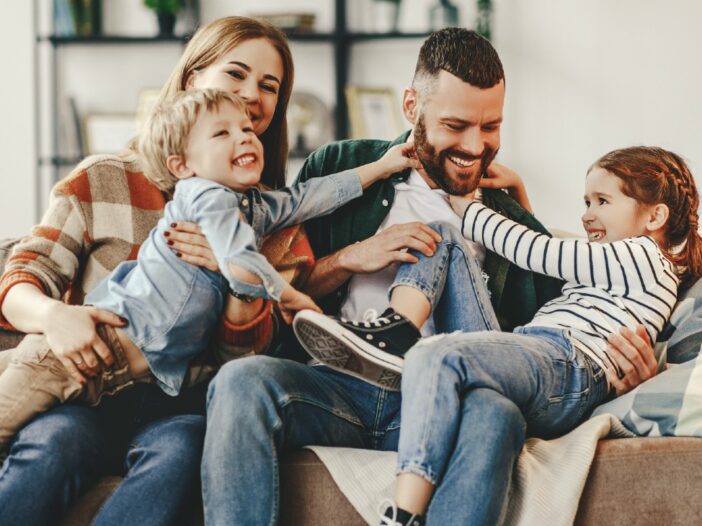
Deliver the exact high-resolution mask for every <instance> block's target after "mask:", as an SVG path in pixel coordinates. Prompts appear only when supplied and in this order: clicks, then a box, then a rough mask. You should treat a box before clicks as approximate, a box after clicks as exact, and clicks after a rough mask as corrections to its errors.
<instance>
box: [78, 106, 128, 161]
mask: <svg viewBox="0 0 702 526" xmlns="http://www.w3.org/2000/svg"><path fill="white" fill-rule="evenodd" d="M136 134H137V121H136V116H135V115H133V114H131V113H89V114H88V115H86V116H85V117H84V118H83V145H84V146H85V152H86V154H88V155H90V154H93V153H116V152H119V151H120V150H123V149H124V148H126V147H127V143H129V141H130V140H131V139H132V138H133V137H134V136H135V135H136Z"/></svg>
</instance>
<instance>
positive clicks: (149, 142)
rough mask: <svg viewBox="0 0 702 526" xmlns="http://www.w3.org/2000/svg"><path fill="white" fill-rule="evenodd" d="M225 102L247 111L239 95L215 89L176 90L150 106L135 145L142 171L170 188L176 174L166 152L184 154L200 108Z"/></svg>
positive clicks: (168, 190)
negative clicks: (171, 167) (169, 166)
mask: <svg viewBox="0 0 702 526" xmlns="http://www.w3.org/2000/svg"><path fill="white" fill-rule="evenodd" d="M225 103H229V104H233V105H234V106H235V107H236V108H237V109H238V110H240V111H241V112H242V113H245V114H247V107H246V102H244V100H243V99H242V98H241V97H239V96H237V95H234V94H233V93H229V92H226V91H222V90H217V89H189V90H188V91H178V92H176V93H174V94H173V95H172V96H171V97H169V98H167V99H164V100H162V101H161V102H159V103H157V104H156V105H155V106H154V108H153V110H151V113H150V114H149V117H148V119H147V120H146V122H145V123H144V126H143V127H142V129H141V133H140V134H139V138H138V141H139V142H138V146H137V147H138V149H139V152H140V153H141V155H142V157H143V159H142V166H143V170H144V175H145V176H146V177H147V178H148V179H149V180H150V181H151V182H152V183H154V185H155V186H157V187H158V188H159V189H160V190H162V191H164V192H166V193H169V194H170V193H172V192H173V189H174V188H175V185H176V183H177V182H178V178H177V177H176V176H175V175H173V174H172V173H171V172H170V171H169V170H168V166H167V164H166V161H167V159H168V157H169V156H170V155H185V149H186V148H187V146H188V138H189V137H190V131H191V130H192V128H193V126H194V125H195V122H196V121H197V118H198V116H199V115H201V114H202V112H203V111H206V112H211V111H217V110H218V109H219V108H220V107H221V105H222V104H225Z"/></svg>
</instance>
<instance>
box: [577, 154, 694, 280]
mask: <svg viewBox="0 0 702 526" xmlns="http://www.w3.org/2000/svg"><path fill="white" fill-rule="evenodd" d="M595 167H599V168H602V169H603V170H607V171H608V172H610V173H612V174H614V175H615V176H616V177H618V178H619V179H620V180H621V181H622V192H624V194H625V195H627V196H629V197H631V198H632V199H636V200H637V201H638V202H639V203H641V204H644V205H655V204H658V203H662V204H665V205H667V206H668V209H669V217H668V221H667V223H666V224H665V227H664V237H665V240H666V246H664V247H661V248H662V249H663V250H665V252H666V254H667V255H668V257H669V258H670V260H671V261H672V262H673V263H674V264H675V265H676V267H677V268H678V274H679V277H680V279H681V282H682V286H683V287H687V286H689V285H691V284H692V281H693V280H695V279H697V278H699V277H702V239H700V235H699V233H698V232H697V227H698V208H699V205H700V198H699V194H698V193H697V186H695V179H694V178H693V176H692V173H691V172H690V169H689V168H688V166H687V164H686V163H685V161H684V160H683V159H682V157H680V156H679V155H677V154H675V153H673V152H669V151H667V150H664V149H663V148H657V147H650V146H634V147H631V148H623V149H620V150H614V151H612V152H609V153H608V154H606V155H604V156H602V157H601V158H600V159H598V160H597V161H596V162H595V164H593V165H592V167H591V168H590V169H592V168H595Z"/></svg>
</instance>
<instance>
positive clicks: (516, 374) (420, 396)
mask: <svg viewBox="0 0 702 526" xmlns="http://www.w3.org/2000/svg"><path fill="white" fill-rule="evenodd" d="M607 397H608V384H607V380H606V378H605V375H604V373H603V371H602V369H600V368H599V367H598V366H597V365H596V364H594V362H592V361H591V360H590V359H589V358H588V357H587V356H585V355H584V354H582V353H581V352H579V351H576V350H574V349H573V347H572V346H571V344H570V341H569V338H568V335H567V331H564V330H560V329H547V328H538V327H530V328H517V329H516V330H515V333H513V334H510V333H500V332H475V333H454V334H447V335H442V336H435V337H431V338H427V339H425V340H423V341H421V342H420V343H418V344H417V345H415V346H414V347H413V348H412V349H411V350H410V351H409V352H408V353H407V355H406V357H405V366H404V371H403V376H402V432H401V434H400V444H399V455H398V471H399V472H402V473H415V474H417V475H419V476H421V477H423V478H425V479H426V480H428V481H429V482H431V483H432V484H434V485H437V489H436V493H435V494H434V497H433V499H432V501H431V503H430V506H429V510H428V517H427V518H428V524H444V523H446V522H445V521H447V520H449V518H450V517H453V518H454V519H455V520H456V522H455V523H456V524H459V523H460V524H471V525H482V524H485V525H488V524H499V523H500V522H501V520H502V519H503V518H504V513H505V509H506V507H505V504H506V501H507V494H508V490H509V487H510V481H511V475H512V470H513V468H514V465H515V462H516V459H517V457H518V455H519V452H520V451H521V449H522V446H523V444H524V440H525V437H526V434H527V433H528V434H529V435H531V436H540V437H544V438H552V437H556V436H559V435H562V434H564V433H566V432H568V431H570V430H571V429H573V428H574V427H576V426H577V425H578V424H579V423H580V422H581V421H582V420H583V419H584V418H586V417H587V415H588V414H589V413H590V411H591V410H592V409H594V408H595V407H596V406H597V405H599V404H600V403H602V402H604V401H605V400H606V399H607ZM450 522H452V521H450Z"/></svg>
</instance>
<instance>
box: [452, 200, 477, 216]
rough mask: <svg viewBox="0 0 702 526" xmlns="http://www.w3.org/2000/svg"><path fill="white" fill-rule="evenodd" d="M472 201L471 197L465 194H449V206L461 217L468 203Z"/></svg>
mask: <svg viewBox="0 0 702 526" xmlns="http://www.w3.org/2000/svg"><path fill="white" fill-rule="evenodd" d="M472 201H473V197H472V196H471V197H466V196H465V195H449V203H451V208H453V211H454V212H456V213H457V214H458V217H460V218H461V219H462V218H463V215H464V214H465V213H466V208H468V204H469V203H471V202H472Z"/></svg>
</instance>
